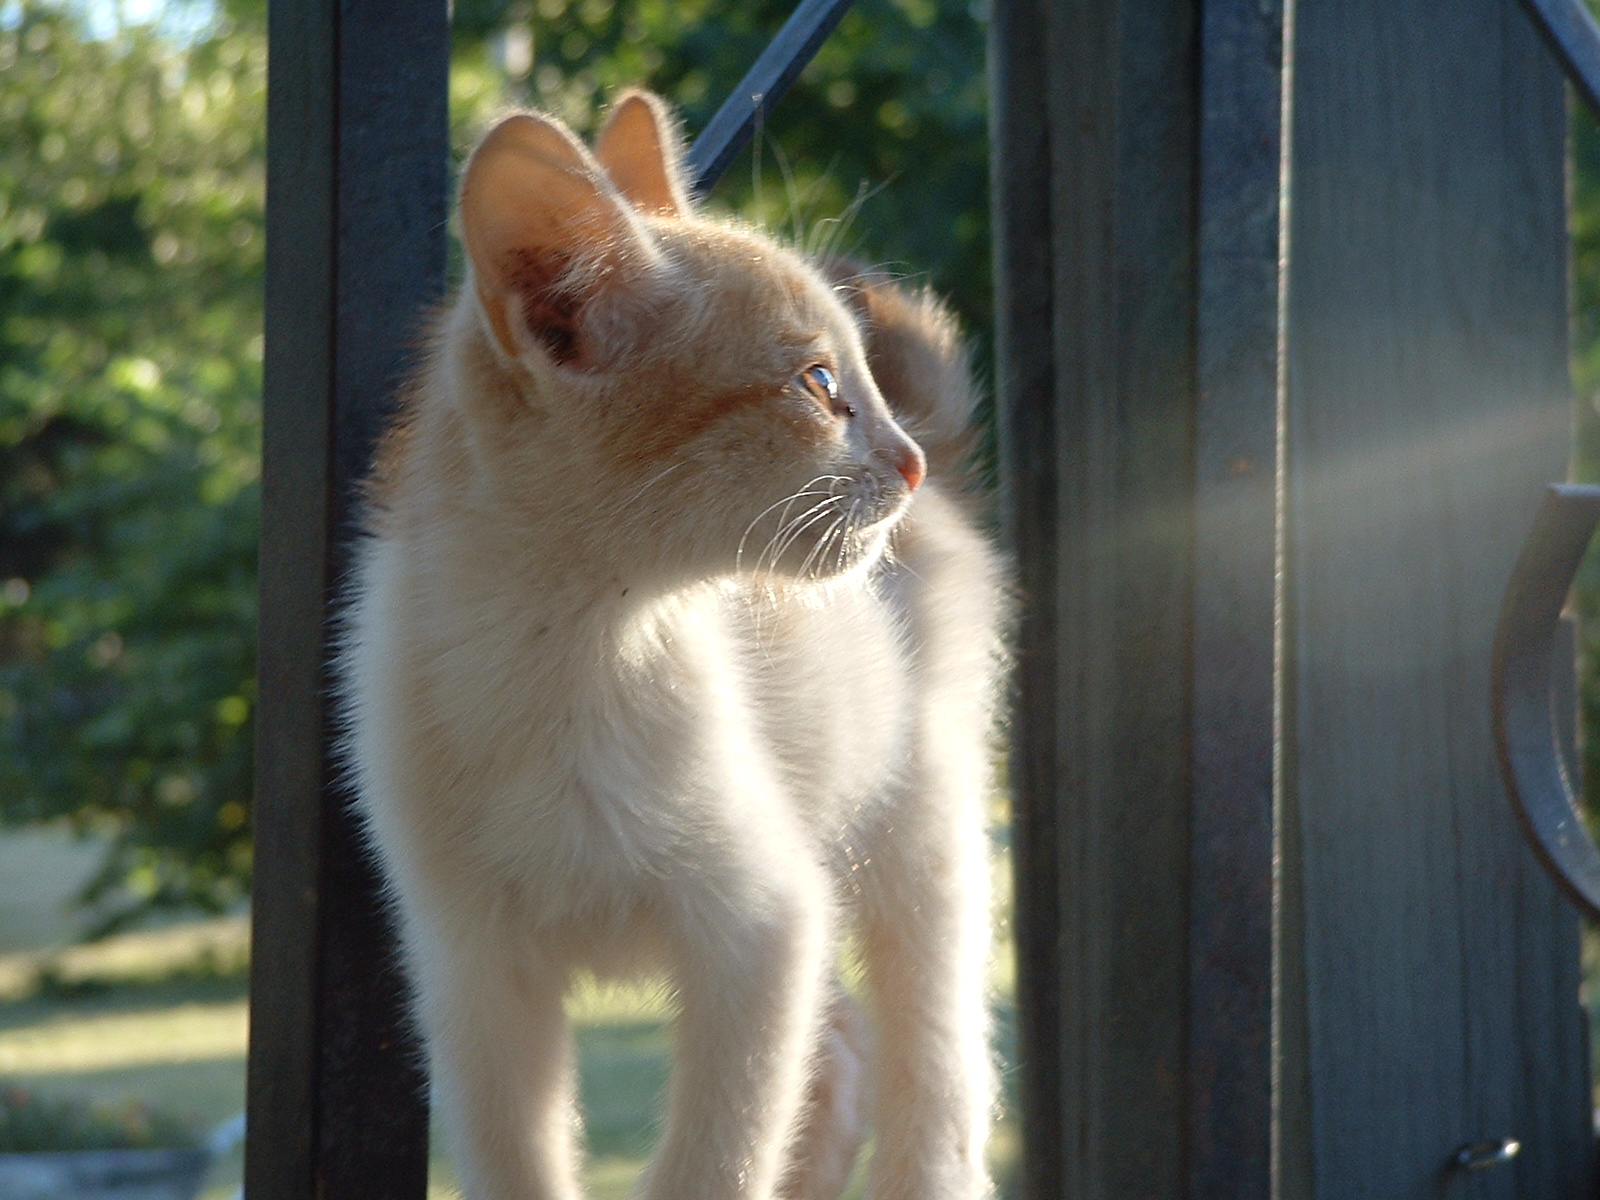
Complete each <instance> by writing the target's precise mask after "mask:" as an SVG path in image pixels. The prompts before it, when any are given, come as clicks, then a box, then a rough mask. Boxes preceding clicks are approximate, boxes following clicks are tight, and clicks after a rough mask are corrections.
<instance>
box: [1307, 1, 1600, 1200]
mask: <svg viewBox="0 0 1600 1200" xmlns="http://www.w3.org/2000/svg"><path fill="white" fill-rule="evenodd" d="M1294 37H1295V55H1294V64H1295V65H1294V71H1295V79H1294V91H1293V101H1292V104H1293V120H1292V128H1293V142H1292V150H1291V157H1292V174H1291V178H1292V181H1293V182H1292V188H1291V197H1290V205H1291V213H1292V216H1291V227H1290V236H1289V260H1288V261H1289V284H1288V288H1289V319H1288V324H1287V341H1288V367H1289V375H1288V390H1287V399H1288V405H1287V426H1286V434H1287V445H1286V455H1287V481H1286V482H1287V497H1286V504H1287V507H1286V522H1287V531H1288V539H1287V541H1288V554H1287V558H1286V567H1287V581H1288V586H1289V596H1288V627H1289V630H1290V635H1289V639H1290V640H1289V647H1290V655H1289V672H1288V676H1289V677H1288V681H1287V685H1286V689H1285V714H1284V730H1285V746H1286V762H1285V768H1284V773H1283V778H1282V787H1283V791H1284V797H1285V802H1286V804H1287V806H1288V808H1289V810H1290V812H1291V813H1292V814H1293V815H1294V816H1295V818H1296V819H1297V827H1298V829H1299V831H1300V833H1301V835H1302V846H1303V850H1302V872H1301V877H1302V879H1303V885H1304V886H1303V894H1302V897H1303V904H1302V905H1301V906H1299V910H1300V916H1299V930H1298V932H1299V934H1300V935H1301V936H1303V945H1304V952H1305V953H1304V976H1303V981H1301V982H1302V983H1303V992H1302V994H1303V997H1304V1002H1305V1016H1306V1041H1305V1044H1304V1045H1303V1046H1302V1047H1300V1048H1299V1049H1300V1051H1301V1052H1303V1053H1304V1055H1305V1059H1306V1062H1307V1064H1308V1071H1307V1077H1306V1079H1305V1089H1306V1091H1305V1096H1304V1103H1305V1106H1306V1109H1307V1111H1308V1113H1309V1123H1308V1125H1305V1126H1302V1127H1300V1128H1295V1129H1291V1130H1288V1131H1286V1136H1287V1137H1289V1138H1290V1139H1291V1140H1292V1141H1296V1142H1298V1143H1299V1153H1298V1155H1297V1158H1298V1161H1299V1162H1300V1164H1301V1173H1300V1177H1299V1179H1298V1180H1297V1183H1298V1185H1299V1186H1297V1187H1296V1188H1295V1189H1294V1190H1293V1191H1290V1192H1288V1193H1286V1194H1289V1195H1304V1196H1315V1197H1319V1198H1322V1197H1329V1198H1332V1197H1338V1198H1339V1200H1359V1198H1361V1197H1373V1198H1375V1200H1376V1198H1378V1197H1383V1198H1385V1200H1388V1198H1394V1197H1399V1198H1409V1197H1423V1196H1428V1197H1433V1196H1438V1195H1461V1196H1468V1195H1471V1196H1497V1197H1512V1196H1518V1197H1522V1196H1540V1197H1545V1196H1548V1197H1578V1196H1589V1195H1593V1194H1594V1193H1595V1188H1596V1182H1595V1176H1594V1169H1593V1149H1592V1141H1593V1133H1592V1129H1591V1126H1590V1118H1589V1107H1590V1101H1589V1096H1588V1062H1587V1055H1586V1051H1585V1037H1584V1028H1583V1021H1582V1016H1581V1013H1580V1010H1579V1007H1578V998H1577V996H1578V949H1577V922H1576V920H1575V917H1574V915H1573V914H1572V912H1571V911H1570V910H1569V909H1568V908H1567V906H1566V905H1565V903H1564V902H1563V901H1562V900H1560V898H1559V897H1558V896H1557V894H1556V891H1555V889H1554V887H1553V886H1552V885H1551V883H1550V882H1549V880H1548V879H1546V878H1545V877H1544V875H1543V873H1542V872H1541V870H1540V868H1539V866H1538V865H1537V863H1536V862H1535V861H1534V858H1533V856H1532V854H1531V853H1530V852H1529V851H1528V850H1527V849H1526V848H1525V847H1524V845H1523V843H1522V840H1521V838H1520V837H1519V835H1518V832H1517V830H1516V828H1515V826H1514V823H1513V819H1512V815H1511V810H1510V806H1509V802H1508V799H1507V797H1506V796H1505V794H1504V792H1503V789H1502V787H1501V783H1500V780H1499V776H1498V773H1497V771H1496V768H1495V762H1494V750H1493V746H1492V744H1491V740H1490V731H1489V710H1488V704H1487V701H1486V698H1485V697H1486V695H1487V688H1488V668H1489V652H1490V644H1491V641H1492V638H1493V630H1494V622H1495V617H1496V614H1497V612H1498V608H1499V602H1500V596H1501V593H1502V591H1503V589H1504V586H1505V582H1506V580H1507V577H1508V575H1509V573H1510V569H1511V565H1512V563H1513V561H1514V559H1515V557H1516V552H1517V550H1518V548H1519V547H1520V544H1521V540H1522V537H1523V535H1524V533H1525V532H1526V530H1527V528H1528V524H1529V522H1530V521H1531V519H1532V515H1533V512H1534V509H1535V506H1536V505H1537V502H1538V498H1539V494H1540V491H1541V489H1542V487H1543V485H1544V484H1545V483H1546V482H1548V481H1551V480H1556V479H1560V478H1563V477H1564V476H1565V473H1566V465H1567V455H1568V445H1569V440H1568V438H1569V434H1568V429H1569V421H1570V416H1569V412H1568V404H1569V388H1568V378H1567V342H1566V331H1567V315H1566V313H1567V307H1566V306H1567V288H1566V274H1567V267H1566V261H1567V248H1566V234H1565V218H1566V213H1565V203H1564V184H1563V180H1564V168H1563V155H1564V147H1565V131H1566V109H1565V105H1564V103H1563V88H1562V80H1561V76H1560V73H1559V70H1558V68H1557V65H1556V62H1555V60H1554V59H1553V57H1552V56H1551V54H1550V53H1549V51H1548V50H1547V48H1546V46H1545V45H1544V44H1543V43H1542V42H1541V41H1540V39H1539V38H1538V37H1537V36H1536V34H1535V32H1534V29H1533V27H1532V25H1531V24H1530V22H1529V20H1528V18H1527V15H1526V14H1525V13H1524V12H1523V10H1522V9H1521V7H1520V6H1517V5H1513V4H1508V3H1504V2H1502V0H1461V2H1459V3H1455V4H1451V5H1449V6H1440V5H1437V4H1433V3H1429V2H1427V0H1351V2H1348V3H1343V4H1338V5H1328V4H1310V3H1307V4H1302V5H1300V6H1299V13H1298V17H1297V20H1296V29H1295V34H1294ZM1294 990H1296V991H1300V988H1299V987H1296V988H1295V989H1294ZM1500 1138H1515V1139H1517V1140H1518V1141H1520V1143H1521V1146H1522V1149H1521V1152H1520V1154H1519V1156H1518V1157H1517V1158H1516V1159H1514V1160H1513V1162H1512V1163H1511V1164H1510V1165H1508V1166H1504V1167H1499V1168H1494V1169H1492V1170H1489V1171H1485V1172H1483V1173H1482V1174H1480V1175H1478V1176H1477V1177H1476V1178H1475V1179H1474V1180H1471V1181H1469V1180H1468V1179H1466V1178H1464V1177H1459V1176H1458V1175H1453V1174H1452V1173H1451V1172H1450V1171H1449V1170H1448V1167H1447V1164H1448V1162H1449V1160H1450V1158H1451V1156H1452V1155H1453V1154H1454V1153H1455V1152H1456V1150H1457V1149H1458V1148H1459V1147H1461V1146H1463V1145H1466V1144H1468V1143H1472V1142H1479V1141H1486V1140H1491V1139H1500Z"/></svg>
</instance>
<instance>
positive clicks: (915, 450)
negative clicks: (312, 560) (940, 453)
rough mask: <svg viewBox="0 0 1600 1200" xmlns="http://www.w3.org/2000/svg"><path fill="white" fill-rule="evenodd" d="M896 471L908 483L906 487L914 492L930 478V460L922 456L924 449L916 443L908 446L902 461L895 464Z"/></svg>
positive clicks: (901, 458)
mask: <svg viewBox="0 0 1600 1200" xmlns="http://www.w3.org/2000/svg"><path fill="white" fill-rule="evenodd" d="M895 469H896V470H898V471H899V472H900V477H901V478H902V479H904V480H905V481H906V486H907V487H909V488H910V489H911V490H912V491H913V492H914V491H916V490H917V485H918V484H920V483H921V482H922V481H923V480H924V479H926V478H927V476H928V460H927V459H926V458H924V457H923V455H922V448H921V447H920V446H918V445H917V444H916V443H915V442H912V443H910V444H908V445H907V447H906V450H905V453H904V454H902V455H901V456H900V461H899V462H898V463H896V464H895Z"/></svg>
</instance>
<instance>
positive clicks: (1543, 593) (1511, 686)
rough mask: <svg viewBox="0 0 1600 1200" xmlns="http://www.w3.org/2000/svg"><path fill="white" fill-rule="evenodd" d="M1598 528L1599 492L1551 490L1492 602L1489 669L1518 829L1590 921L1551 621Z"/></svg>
mask: <svg viewBox="0 0 1600 1200" xmlns="http://www.w3.org/2000/svg"><path fill="white" fill-rule="evenodd" d="M1597 524H1600V487H1590V486H1583V485H1579V484H1563V483H1557V484H1551V485H1550V490H1549V491H1548V492H1547V493H1546V495H1545V498H1544V503H1543V505H1541V506H1540V508H1539V513H1538V516H1536V517H1535V518H1534V522H1533V529H1532V531H1531V532H1530V533H1529V534H1528V540H1527V543H1526V544H1525V545H1524V546H1523V548H1522V553H1521V555H1520V556H1518V558H1517V565H1516V567H1515V568H1514V569H1513V571H1512V573H1511V582H1510V584H1509V585H1508V586H1507V588H1506V595H1505V600H1504V602H1503V603H1502V604H1501V606H1500V624H1499V628H1498V629H1497V630H1496V632H1495V641H1494V658H1493V661H1492V665H1491V668H1490V671H1491V674H1490V694H1491V697H1492V708H1493V722H1494V740H1495V749H1496V751H1497V752H1498V753H1499V757H1500V771H1501V774H1502V775H1503V776H1504V778H1505V784H1506V788H1507V790H1508V791H1510V793H1511V798H1512V800H1513V802H1514V803H1515V807H1516V812H1517V818H1518V820H1519V821H1520V822H1521V824H1522V830H1523V833H1524V834H1525V835H1526V836H1527V838H1528V841H1529V843H1530V844H1531V845H1532V846H1533V848H1534V850H1535V851H1536V852H1537V853H1538V855H1539V857H1540V859H1542V860H1543V862H1544V865H1545V867H1546V869H1547V870H1549V872H1550V873H1551V874H1552V875H1553V876H1555V879H1556V882H1557V883H1559V884H1560V885H1561V886H1562V888H1563V889H1564V890H1565V891H1566V892H1567V894H1568V895H1569V896H1571V897H1572V899H1573V900H1574V901H1576V902H1577V903H1578V904H1579V905H1580V906H1581V907H1583V908H1584V909H1586V910H1587V911H1588V912H1589V913H1590V914H1591V915H1594V916H1596V917H1600V849H1597V848H1596V847H1595V844H1594V840H1593V839H1592V838H1591V837H1590V836H1589V831H1588V830H1587V829H1585V828H1584V824H1583V819H1582V817H1581V816H1580V815H1579V811H1578V800H1577V796H1576V795H1575V794H1574V791H1573V786H1572V780H1571V778H1570V776H1569V775H1568V772H1567V769H1566V767H1565V765H1564V762H1563V756H1562V754H1561V751H1560V743H1559V741H1558V740H1557V733H1556V730H1557V728H1558V725H1557V724H1556V722H1555V714H1554V710H1553V709H1552V707H1551V695H1552V693H1551V686H1550V684H1551V677H1550V668H1551V665H1552V663H1553V661H1554V650H1555V639H1556V625H1557V622H1558V621H1559V620H1560V617H1561V609H1562V607H1563V606H1564V605H1565V604H1566V600H1567V592H1568V591H1569V590H1570V589H1571V587H1572V580H1573V577H1574V576H1575V575H1576V574H1577V572H1578V563H1579V562H1580V561H1581V560H1582V558H1583V552H1584V550H1585V549H1587V548H1588V545H1589V539H1590V538H1591V537H1592V536H1593V535H1594V531H1595V526H1596V525H1597Z"/></svg>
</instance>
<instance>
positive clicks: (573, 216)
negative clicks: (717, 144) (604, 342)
mask: <svg viewBox="0 0 1600 1200" xmlns="http://www.w3.org/2000/svg"><path fill="white" fill-rule="evenodd" d="M461 233H462V238H463V240H464V241H465V242H466V248H467V257H468V259H469V260H470V261H471V263H472V273H473V280H474V282H475V284H476V286H477V291H478V298H479V300H480V301H481V303H482V305H483V311H484V315H485V316H486V317H487V318H488V320H489V325H490V328H491V329H492V330H493V332H494V336H495V338H496V340H497V341H499V343H500V345H501V347H502V348H503V349H504V350H505V351H506V353H508V354H510V355H512V356H513V357H516V356H517V355H518V354H520V353H521V352H522V350H523V349H524V345H525V342H526V340H527V339H529V338H531V339H532V340H533V341H534V342H537V343H539V344H540V345H542V346H543V348H544V349H545V350H546V351H547V352H548V353H549V354H550V356H551V357H552V358H554V359H555V361H557V362H562V363H566V362H576V361H581V359H582V358H583V356H584V349H585V348H584V347H583V346H582V345H581V344H580V338H579V334H580V318H581V315H582V312H583V309H584V306H585V305H586V304H587V303H588V302H589V301H590V300H591V299H593V297H594V296H595V294H596V293H597V292H598V291H599V290H600V289H602V288H605V287H607V286H612V285H615V284H616V283H617V282H619V275H624V274H626V273H627V268H628V267H629V266H631V265H636V264H638V263H639V262H641V261H643V260H647V259H648V257H649V247H648V246H647V245H646V244H645V242H644V238H643V235H642V233H641V231H640V230H639V229H638V228H637V225H636V221H635V219H634V218H632V217H631V216H630V215H629V213H628V212H627V211H626V206H625V205H624V204H622V203H621V202H620V200H619V198H618V197H617V195H616V193H615V192H614V191H613V189H612V188H611V187H610V185H609V184H607V183H606V181H605V179H604V176H603V174H602V172H601V170H600V167H599V165H598V164H597V163H596V162H595V161H594V159H593V157H592V156H591V155H590V154H589V152H588V151H587V150H586V149H584V147H583V145H582V144H581V143H580V142H579V141H578V140H577V139H576V138H575V137H573V136H572V134H570V133H569V132H567V130H566V128H565V127H563V126H562V125H560V124H559V123H557V122H555V121H552V120H550V119H548V118H545V117H539V116H533V115H531V114H526V113H524V114H518V115H517V116H513V117H507V118H506V119H505V120H504V121H501V122H500V124H499V125H497V126H495V127H494V129H493V130H491V131H490V133H489V136H488V137H486V138H484V139H483V141H482V142H481V143H480V144H479V146H478V148H477V149H476V150H475V151H473V154H472V159H471V161H470V162H469V163H468V164H467V169H466V172H465V173H464V175H463V177H462V183H461Z"/></svg>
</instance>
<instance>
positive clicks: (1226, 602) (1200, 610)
mask: <svg viewBox="0 0 1600 1200" xmlns="http://www.w3.org/2000/svg"><path fill="white" fill-rule="evenodd" d="M1202 11H1203V20H1202V24H1201V39H1200V137H1199V161H1200V188H1199V246H1198V254H1199V261H1198V269H1199V278H1198V313H1197V318H1196V336H1197V349H1198V378H1197V388H1198V390H1197V394H1196V397H1195V402H1194V403H1195V476H1194V529H1195V565H1194V646H1193V652H1192V653H1193V660H1192V661H1193V666H1192V670H1193V672H1194V685H1193V686H1194V694H1193V715H1192V718H1191V719H1192V723H1193V729H1194V749H1193V767H1192V772H1193V773H1192V805H1193V809H1192V834H1191V836H1192V845H1191V849H1190V874H1189V888H1190V900H1189V903H1190V946H1189V961H1190V982H1189V1054H1188V1064H1189V1073H1188V1106H1189V1153H1188V1174H1189V1185H1188V1192H1187V1195H1188V1196H1189V1197H1190V1198H1191V1200H1267V1197H1268V1196H1269V1195H1272V1194H1273V1192H1272V1136H1271V1135H1272V1125H1273V1122H1272V1105H1273V1097H1272V1081H1273V1064H1272V1054H1273V1037H1272V1016H1273V900H1274V897H1273V862H1274V860H1275V857H1276V856H1277V850H1276V847H1275V830H1276V828H1277V822H1276V820H1275V816H1274V812H1273V804H1274V789H1273V745H1274V711H1275V699H1274V691H1273V688H1274V670H1275V659H1276V639H1277V635H1276V632H1275V625H1274V617H1275V597H1276V592H1277V562H1276V556H1277V550H1276V543H1277V477H1278V470H1277V458H1278V453H1277V448H1278V391H1279V389H1278V377H1279V354H1278V322H1279V291H1280V288H1279V264H1278V243H1279V220H1278V210H1279V194H1280V187H1279V182H1280V173H1281V167H1282V155H1281V153H1280V143H1281V140H1282V113H1281V93H1282V90H1283V21H1284V14H1283V8H1282V6H1281V4H1278V3H1272V2H1269V3H1262V2H1261V0H1218V2H1215V3H1208V4H1206V5H1204V6H1203V10H1202Z"/></svg>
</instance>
